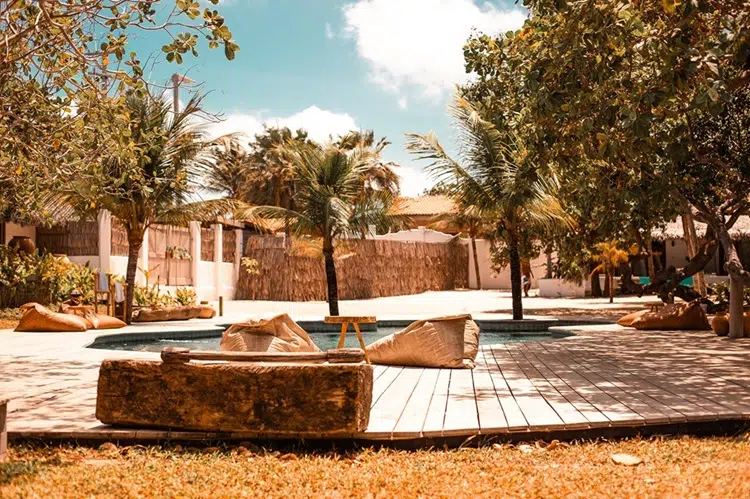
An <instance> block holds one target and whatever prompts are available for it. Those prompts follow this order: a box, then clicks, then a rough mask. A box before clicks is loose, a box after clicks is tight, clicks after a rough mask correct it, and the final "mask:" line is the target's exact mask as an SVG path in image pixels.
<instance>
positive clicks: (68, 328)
mask: <svg viewBox="0 0 750 499" xmlns="http://www.w3.org/2000/svg"><path fill="white" fill-rule="evenodd" d="M21 310H22V311H23V312H24V313H23V316H22V317H21V321H20V322H19V323H18V326H17V327H16V331H19V332H39V333H72V332H83V331H86V329H88V323H87V322H86V321H85V320H84V319H83V318H82V317H79V316H77V315H71V314H60V313H57V312H53V311H52V310H50V309H48V308H46V307H43V306H42V305H39V304H38V303H27V304H26V305H23V306H22V307H21Z"/></svg>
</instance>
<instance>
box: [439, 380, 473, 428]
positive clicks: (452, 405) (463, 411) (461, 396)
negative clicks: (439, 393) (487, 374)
mask: <svg viewBox="0 0 750 499" xmlns="http://www.w3.org/2000/svg"><path fill="white" fill-rule="evenodd" d="M476 433H479V415H478V414H477V401H476V398H475V395H474V381H473V378H472V375H471V369H453V370H452V372H451V380H450V384H449V386H448V403H447V405H446V407H445V421H444V422H443V436H446V437H447V436H454V435H472V434H476Z"/></svg>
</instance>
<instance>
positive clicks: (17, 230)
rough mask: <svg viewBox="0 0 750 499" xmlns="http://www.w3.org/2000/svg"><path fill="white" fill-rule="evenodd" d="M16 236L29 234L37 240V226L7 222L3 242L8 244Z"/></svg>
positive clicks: (28, 235)
mask: <svg viewBox="0 0 750 499" xmlns="http://www.w3.org/2000/svg"><path fill="white" fill-rule="evenodd" d="M15 236H27V237H30V238H31V239H32V240H34V242H36V227H34V226H33V225H20V224H14V223H12V222H7V223H6V224H5V241H3V244H8V243H9V242H10V240H11V239H13V237H15Z"/></svg>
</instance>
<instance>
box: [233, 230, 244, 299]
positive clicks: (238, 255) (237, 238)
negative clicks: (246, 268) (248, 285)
mask: <svg viewBox="0 0 750 499" xmlns="http://www.w3.org/2000/svg"><path fill="white" fill-rule="evenodd" d="M241 261H242V229H234V286H235V290H236V288H237V283H238V282H239V279H240V262H241Z"/></svg>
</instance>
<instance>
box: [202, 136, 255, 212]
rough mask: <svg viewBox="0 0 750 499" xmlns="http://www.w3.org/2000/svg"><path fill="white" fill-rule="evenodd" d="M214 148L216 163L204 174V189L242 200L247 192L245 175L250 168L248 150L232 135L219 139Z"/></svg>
mask: <svg viewBox="0 0 750 499" xmlns="http://www.w3.org/2000/svg"><path fill="white" fill-rule="evenodd" d="M212 147H213V149H214V161H213V162H212V163H211V165H210V166H209V167H208V169H207V170H206V172H205V173H204V177H203V178H204V179H205V184H204V188H205V189H207V190H209V191H212V192H216V193H221V194H224V195H226V196H227V197H229V198H230V199H240V198H241V197H242V195H243V194H244V192H245V173H246V170H247V168H248V166H249V165H248V163H249V154H248V151H247V149H245V147H244V146H243V145H242V143H241V142H240V141H239V140H238V139H237V137H234V136H231V135H230V136H223V137H219V138H218V139H216V140H215V141H214V144H213V146H212Z"/></svg>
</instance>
